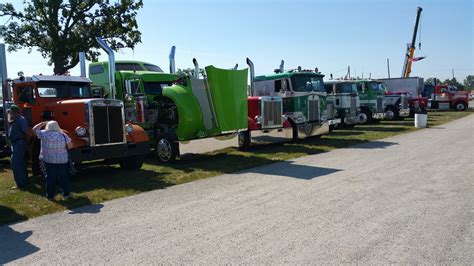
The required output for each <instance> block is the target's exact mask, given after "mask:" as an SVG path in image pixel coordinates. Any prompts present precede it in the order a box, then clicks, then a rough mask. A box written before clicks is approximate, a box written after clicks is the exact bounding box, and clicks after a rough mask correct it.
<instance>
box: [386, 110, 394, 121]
mask: <svg viewBox="0 0 474 266" xmlns="http://www.w3.org/2000/svg"><path fill="white" fill-rule="evenodd" d="M385 118H386V119H387V120H393V119H394V118H395V113H394V112H393V111H392V110H388V111H387V112H385Z"/></svg>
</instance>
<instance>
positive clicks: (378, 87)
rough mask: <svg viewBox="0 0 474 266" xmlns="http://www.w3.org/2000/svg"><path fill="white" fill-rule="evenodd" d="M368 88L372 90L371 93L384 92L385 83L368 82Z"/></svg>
mask: <svg viewBox="0 0 474 266" xmlns="http://www.w3.org/2000/svg"><path fill="white" fill-rule="evenodd" d="M369 86H370V88H371V89H372V91H380V92H384V91H385V83H379V82H370V83H369Z"/></svg>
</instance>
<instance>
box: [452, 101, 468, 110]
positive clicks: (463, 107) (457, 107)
mask: <svg viewBox="0 0 474 266" xmlns="http://www.w3.org/2000/svg"><path fill="white" fill-rule="evenodd" d="M453 107H454V108H453V109H454V111H465V110H466V108H467V106H466V104H465V103H464V102H456V103H455V104H454V106H453Z"/></svg>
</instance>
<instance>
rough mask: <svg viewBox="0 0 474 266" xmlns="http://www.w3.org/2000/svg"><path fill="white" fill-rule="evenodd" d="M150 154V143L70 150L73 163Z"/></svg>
mask: <svg viewBox="0 0 474 266" xmlns="http://www.w3.org/2000/svg"><path fill="white" fill-rule="evenodd" d="M148 153H150V144H149V142H148V141H144V142H138V143H125V144H116V145H104V146H94V147H79V148H73V149H71V150H70V155H71V160H72V161H73V162H84V161H93V160H101V159H107V160H109V159H120V158H126V157H132V156H139V155H147V154H148Z"/></svg>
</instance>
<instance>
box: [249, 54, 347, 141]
mask: <svg viewBox="0 0 474 266" xmlns="http://www.w3.org/2000/svg"><path fill="white" fill-rule="evenodd" d="M323 77H324V75H323V74H321V73H320V72H319V71H318V69H315V70H303V69H302V68H301V67H298V68H297V69H292V70H288V71H285V70H284V61H283V60H282V63H281V64H280V67H279V68H278V69H276V71H275V73H273V74H269V75H261V76H255V77H251V79H250V80H251V85H250V87H249V96H252V97H259V98H260V99H269V100H271V99H272V97H273V100H274V101H275V102H278V101H279V98H277V97H281V101H282V105H281V108H282V110H283V115H284V116H285V118H286V120H287V122H288V124H283V125H281V124H279V126H282V127H283V128H288V127H289V126H291V138H292V139H293V140H297V139H303V138H306V137H309V136H321V135H323V134H328V133H329V132H330V126H332V125H336V124H339V123H340V122H341V119H339V118H335V117H334V107H333V104H332V103H328V102H327V99H326V98H327V94H326V89H325V88H324V82H323ZM254 99H257V98H254ZM275 105H277V106H278V108H279V106H280V105H279V104H275ZM275 117H276V118H278V117H279V113H277V114H276V115H275ZM257 118H258V117H257ZM249 119H252V117H250V118H249Z"/></svg>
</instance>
